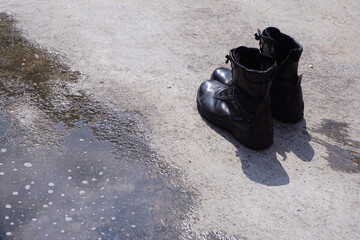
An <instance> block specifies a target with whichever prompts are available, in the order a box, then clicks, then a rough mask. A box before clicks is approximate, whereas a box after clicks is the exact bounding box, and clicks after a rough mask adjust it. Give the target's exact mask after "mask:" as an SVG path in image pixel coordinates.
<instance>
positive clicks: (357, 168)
mask: <svg viewBox="0 0 360 240" xmlns="http://www.w3.org/2000/svg"><path fill="white" fill-rule="evenodd" d="M348 127H349V124H348V123H346V122H337V121H334V120H331V119H323V121H322V123H321V126H320V127H319V128H317V129H313V132H315V133H320V134H323V135H325V136H326V137H327V138H329V139H330V140H331V141H323V140H321V139H318V138H317V139H315V141H316V142H318V143H320V144H322V145H323V146H325V147H326V149H327V152H328V156H327V158H326V159H327V160H328V162H329V165H330V167H331V168H332V169H334V170H337V171H342V172H347V173H359V172H360V152H359V149H360V142H358V141H355V140H352V139H351V138H350V136H349V134H348V130H347V128H348Z"/></svg>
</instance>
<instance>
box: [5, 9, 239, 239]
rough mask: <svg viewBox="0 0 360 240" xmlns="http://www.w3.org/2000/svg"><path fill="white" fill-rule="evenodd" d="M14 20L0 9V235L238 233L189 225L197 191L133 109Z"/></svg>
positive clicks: (149, 236) (121, 236)
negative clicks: (105, 96)
mask: <svg viewBox="0 0 360 240" xmlns="http://www.w3.org/2000/svg"><path fill="white" fill-rule="evenodd" d="M15 23H16V21H15V20H14V18H13V17H11V16H9V15H8V14H6V13H0V96H1V102H0V150H1V151H0V181H1V185H0V202H1V203H2V206H3V207H2V208H1V210H2V211H0V212H1V214H2V215H1V217H2V220H3V221H0V223H3V225H4V227H3V229H2V232H1V234H2V235H0V238H3V239H190V238H191V239H240V237H234V236H227V235H226V233H223V232H216V231H208V232H198V231H196V230H195V229H193V228H192V224H191V223H192V221H194V220H195V215H194V211H193V209H194V208H196V205H197V204H196V203H197V201H198V195H197V192H196V191H195V190H194V189H193V188H192V187H190V186H188V185H186V184H185V183H184V181H183V179H182V172H181V171H180V170H179V169H177V168H175V167H173V166H171V165H170V164H169V163H167V162H166V161H165V160H164V159H162V158H161V157H159V156H158V155H157V154H156V152H154V151H153V150H152V149H151V148H150V146H149V143H148V139H147V137H146V131H147V127H146V122H145V121H144V119H143V118H142V116H141V114H139V113H138V112H120V113H119V112H116V111H113V109H112V107H111V106H110V105H109V104H105V103H103V102H99V101H97V100H95V99H94V98H92V97H91V96H89V95H87V94H85V93H84V92H81V91H77V90H75V88H74V86H75V84H74V83H76V81H78V80H79V79H80V78H83V77H84V76H83V75H82V74H81V73H79V72H78V71H73V70H72V69H71V68H70V67H69V65H68V64H67V61H66V59H65V58H63V57H62V56H61V55H60V54H57V53H54V52H52V51H51V50H49V49H43V48H41V47H39V46H38V45H36V44H35V43H31V42H29V41H27V40H26V39H25V38H24V37H23V36H22V32H21V31H19V30H18V29H17V28H16V27H15Z"/></svg>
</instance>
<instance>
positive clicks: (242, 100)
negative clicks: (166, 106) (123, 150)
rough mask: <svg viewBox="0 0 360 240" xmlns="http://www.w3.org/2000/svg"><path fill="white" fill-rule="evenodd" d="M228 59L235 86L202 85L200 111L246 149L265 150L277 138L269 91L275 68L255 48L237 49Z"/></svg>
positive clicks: (213, 83)
mask: <svg viewBox="0 0 360 240" xmlns="http://www.w3.org/2000/svg"><path fill="white" fill-rule="evenodd" d="M227 57H228V59H229V60H230V61H231V68H232V82H233V84H232V85H231V86H228V85H226V84H223V83H221V82H219V81H217V80H208V81H205V82H203V83H202V84H201V85H200V87H199V90H198V94H197V105H198V110H199V112H200V114H201V115H202V116H203V117H204V118H205V119H206V120H207V121H209V122H210V123H212V124H214V125H216V126H218V127H221V128H224V129H226V130H228V131H230V132H231V133H232V134H233V135H234V137H235V138H236V139H237V140H238V141H239V142H240V143H242V144H244V145H245V146H247V147H249V148H252V149H262V148H266V147H268V146H270V145H271V144H272V142H273V136H274V128H273V123H272V117H271V108H270V97H269V87H270V84H271V81H272V80H273V78H274V76H275V74H276V64H275V62H274V61H273V60H272V58H271V57H268V56H266V55H264V54H262V53H260V51H259V50H258V49H256V48H247V47H238V48H236V49H232V50H230V53H229V55H228V56H227Z"/></svg>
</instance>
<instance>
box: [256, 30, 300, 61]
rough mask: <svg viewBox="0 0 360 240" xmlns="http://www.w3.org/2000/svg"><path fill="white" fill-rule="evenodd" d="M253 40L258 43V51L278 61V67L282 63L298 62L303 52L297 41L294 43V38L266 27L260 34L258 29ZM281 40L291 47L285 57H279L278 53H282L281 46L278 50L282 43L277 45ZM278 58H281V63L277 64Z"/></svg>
mask: <svg viewBox="0 0 360 240" xmlns="http://www.w3.org/2000/svg"><path fill="white" fill-rule="evenodd" d="M255 39H256V40H258V41H259V46H260V51H261V52H262V53H263V54H265V55H268V56H271V57H273V58H274V59H275V60H276V61H278V65H279V67H280V66H281V65H282V64H283V63H284V62H288V61H299V59H300V56H301V54H302V52H303V47H302V45H301V44H300V43H299V42H298V41H296V40H295V39H294V38H292V37H290V36H289V35H287V34H284V33H282V32H281V31H280V30H279V29H278V28H276V27H268V28H266V29H264V30H263V32H262V33H261V31H260V30H259V29H258V32H257V33H255ZM281 40H282V41H284V42H286V44H289V45H291V47H289V50H288V52H287V53H286V54H285V55H286V57H284V56H281V54H280V51H283V50H282V49H281V48H283V46H281V48H280V45H281V44H283V43H279V41H281ZM282 54H283V53H282ZM283 55H284V54H283ZM279 58H282V61H281V62H279Z"/></svg>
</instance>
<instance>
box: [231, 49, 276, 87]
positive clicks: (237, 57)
mask: <svg viewBox="0 0 360 240" xmlns="http://www.w3.org/2000/svg"><path fill="white" fill-rule="evenodd" d="M226 58H227V60H226V63H228V62H229V61H230V62H231V67H232V71H236V70H237V69H239V70H241V72H242V74H243V75H244V78H245V79H247V80H248V81H250V82H253V83H266V82H268V81H269V80H271V79H272V76H273V75H274V74H275V72H276V62H275V61H274V59H273V58H272V57H271V56H267V55H265V54H263V53H261V52H260V51H259V49H257V48H248V47H244V46H240V47H237V48H233V49H231V50H230V52H229V54H228V55H226ZM251 61H252V62H256V61H259V64H258V66H257V67H256V68H255V67H251V66H249V62H251ZM250 65H256V64H253V63H252V64H250ZM250 75H251V76H253V77H249V76H250Z"/></svg>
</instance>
